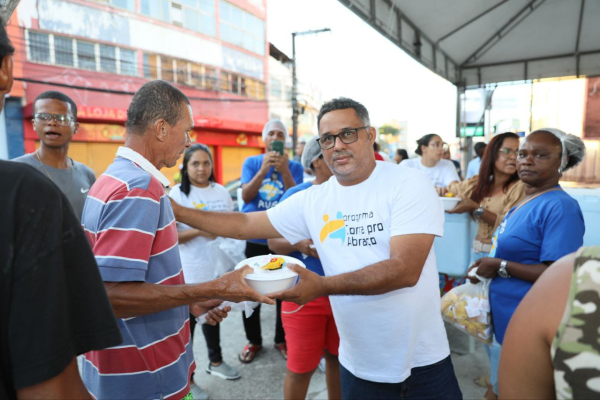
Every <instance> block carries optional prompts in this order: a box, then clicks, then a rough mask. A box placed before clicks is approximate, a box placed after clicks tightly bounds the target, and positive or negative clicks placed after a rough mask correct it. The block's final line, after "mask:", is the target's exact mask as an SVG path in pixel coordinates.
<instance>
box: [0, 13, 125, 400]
mask: <svg viewBox="0 0 600 400" xmlns="http://www.w3.org/2000/svg"><path fill="white" fill-rule="evenodd" d="M13 52H14V48H13V47H12V45H11V43H10V41H9V40H8V37H7V35H6V31H5V29H4V24H3V23H2V21H0V110H1V109H2V107H3V106H4V96H5V95H6V94H7V93H9V92H10V89H11V87H12V65H13V62H12V53H13ZM0 187H2V195H0V221H1V222H0V398H2V399H4V398H90V394H89V393H88V391H87V389H86V388H85V386H84V385H83V382H82V381H81V378H80V376H79V372H78V370H77V360H76V356H77V355H79V354H82V353H84V352H87V351H90V350H99V349H103V348H106V347H109V346H115V345H118V344H120V343H121V335H120V332H119V329H118V328H117V324H116V321H115V316H114V314H113V311H112V308H111V306H110V303H109V302H108V298H107V295H106V290H105V288H104V284H103V283H102V280H101V278H100V273H99V271H98V266H97V265H96V261H95V258H94V255H93V254H92V251H91V249H90V245H89V243H88V241H87V239H86V237H85V234H84V232H83V229H82V228H81V225H80V223H79V220H78V218H77V217H76V216H75V214H74V212H73V209H72V208H71V206H70V204H69V202H68V200H67V198H66V197H65V196H64V195H63V194H62V193H61V191H60V190H59V189H58V187H57V186H56V185H55V184H54V183H52V182H51V181H50V180H48V179H47V178H45V177H44V176H43V175H41V174H40V173H39V172H38V171H36V170H35V169H34V168H33V167H30V166H28V165H23V164H17V163H13V162H8V161H0Z"/></svg>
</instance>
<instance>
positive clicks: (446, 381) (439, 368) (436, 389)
mask: <svg viewBox="0 0 600 400" xmlns="http://www.w3.org/2000/svg"><path fill="white" fill-rule="evenodd" d="M340 381H341V384H342V399H344V400H347V399H457V400H458V399H462V398H463V397H462V392H461V391H460V388H459V387H458V381H457V380H456V375H455V374H454V367H453V366H452V360H451V359H450V356H448V357H447V358H445V359H443V360H442V361H439V362H437V363H435V364H431V365H426V366H424V367H418V368H413V369H411V370H410V376H409V377H408V378H406V380H405V381H404V382H400V383H380V382H372V381H366V380H364V379H360V378H358V377H356V376H354V375H353V374H352V373H351V372H350V371H348V370H347V369H346V368H344V366H343V365H341V364H340Z"/></svg>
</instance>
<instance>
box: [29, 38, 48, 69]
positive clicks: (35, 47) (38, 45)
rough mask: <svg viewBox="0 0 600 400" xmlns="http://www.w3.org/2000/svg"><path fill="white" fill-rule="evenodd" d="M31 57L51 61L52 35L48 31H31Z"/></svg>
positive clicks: (32, 59) (38, 60)
mask: <svg viewBox="0 0 600 400" xmlns="http://www.w3.org/2000/svg"><path fill="white" fill-rule="evenodd" d="M28 36H29V59H30V60H31V61H36V62H44V63H49V62H50V37H49V35H48V34H46V33H38V32H29V35H28Z"/></svg>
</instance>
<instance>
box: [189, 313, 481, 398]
mask: <svg viewBox="0 0 600 400" xmlns="http://www.w3.org/2000/svg"><path fill="white" fill-rule="evenodd" d="M261 324H262V331H263V349H262V351H260V352H259V353H258V354H257V356H256V358H255V359H254V361H253V362H252V363H251V364H242V363H241V362H240V361H239V360H238V354H239V352H240V351H241V350H242V349H243V347H244V346H245V345H246V343H247V340H246V335H245V333H244V327H243V324H242V317H241V313H239V312H232V313H230V315H229V317H228V318H227V319H226V320H225V321H223V323H222V324H221V347H222V349H223V359H224V360H225V362H227V363H228V364H229V365H231V366H234V367H235V368H237V369H238V370H239V371H240V372H241V374H242V377H241V378H240V379H238V380H236V381H226V380H223V379H220V378H217V377H214V376H212V375H209V374H207V373H206V372H205V371H206V367H207V366H208V355H207V350H206V342H205V341H204V337H203V335H202V330H201V329H196V332H195V339H194V354H195V358H196V375H195V377H194V379H195V381H196V383H197V384H198V385H199V386H200V387H202V388H203V389H204V390H205V391H206V392H208V394H209V395H210V398H211V399H282V398H283V378H284V377H285V373H286V364H285V360H284V359H283V357H281V355H280V353H279V351H277V350H276V349H275V348H274V347H273V338H274V332H275V307H274V306H267V305H263V306H262V310H261ZM446 331H447V333H448V339H449V341H450V347H451V350H452V362H453V363H454V369H455V371H456V375H457V377H458V382H459V384H460V388H461V390H462V392H463V396H464V398H465V399H481V398H483V395H484V393H485V389H484V388H481V387H479V386H477V385H476V384H475V383H474V379H476V378H477V377H479V376H480V375H482V374H484V373H486V372H488V371H489V361H488V358H487V355H486V353H485V350H484V346H483V345H482V344H481V343H479V342H477V343H476V346H475V351H474V352H473V353H469V352H468V347H469V346H468V337H467V335H465V334H464V333H462V332H460V331H458V330H457V329H455V328H453V327H451V326H449V325H446ZM307 398H309V399H327V388H326V385H325V374H324V373H322V372H321V371H320V370H318V369H317V371H316V372H315V374H314V375H313V377H312V380H311V383H310V387H309V389H308V396H307Z"/></svg>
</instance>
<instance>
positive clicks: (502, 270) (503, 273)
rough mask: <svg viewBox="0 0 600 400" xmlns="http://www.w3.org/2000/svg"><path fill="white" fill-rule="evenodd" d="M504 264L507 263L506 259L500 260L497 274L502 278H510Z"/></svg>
mask: <svg viewBox="0 0 600 400" xmlns="http://www.w3.org/2000/svg"><path fill="white" fill-rule="evenodd" d="M506 264H508V261H506V260H502V261H501V262H500V269H498V275H500V277H502V278H510V274H509V273H508V271H507V270H506Z"/></svg>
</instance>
